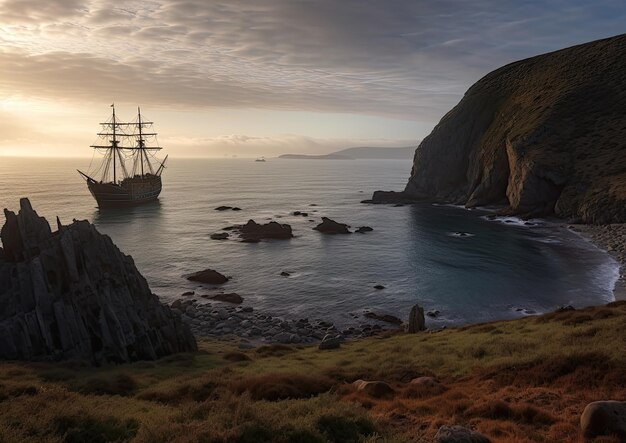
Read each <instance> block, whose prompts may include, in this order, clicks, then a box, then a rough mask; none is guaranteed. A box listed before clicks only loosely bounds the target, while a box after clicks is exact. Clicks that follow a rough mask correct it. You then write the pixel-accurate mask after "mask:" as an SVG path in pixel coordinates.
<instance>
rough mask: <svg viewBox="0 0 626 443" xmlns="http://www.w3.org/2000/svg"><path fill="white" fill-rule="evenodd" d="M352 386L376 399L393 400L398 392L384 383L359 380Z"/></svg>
mask: <svg viewBox="0 0 626 443" xmlns="http://www.w3.org/2000/svg"><path fill="white" fill-rule="evenodd" d="M352 385H353V386H354V387H355V388H356V389H357V391H363V392H365V393H366V394H367V395H369V396H370V397H374V398H391V397H393V396H394V395H395V393H396V391H395V390H394V389H393V388H392V387H391V386H389V384H388V383H385V382H384V381H366V380H357V381H355V382H354V383H352Z"/></svg>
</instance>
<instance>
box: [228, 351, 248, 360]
mask: <svg viewBox="0 0 626 443" xmlns="http://www.w3.org/2000/svg"><path fill="white" fill-rule="evenodd" d="M224 360H228V361H232V362H240V361H250V360H252V359H251V358H250V357H248V356H247V355H246V354H244V353H243V352H237V351H234V352H228V353H226V354H224Z"/></svg>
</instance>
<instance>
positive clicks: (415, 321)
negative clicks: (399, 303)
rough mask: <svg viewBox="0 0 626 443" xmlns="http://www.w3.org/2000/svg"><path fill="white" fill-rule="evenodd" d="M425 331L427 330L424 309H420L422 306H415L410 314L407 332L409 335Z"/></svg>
mask: <svg viewBox="0 0 626 443" xmlns="http://www.w3.org/2000/svg"><path fill="white" fill-rule="evenodd" d="M424 330H426V321H425V319H424V308H422V307H420V305H413V307H412V308H411V312H409V327H408V329H407V332H408V333H409V334H415V333H416V332H419V331H424Z"/></svg>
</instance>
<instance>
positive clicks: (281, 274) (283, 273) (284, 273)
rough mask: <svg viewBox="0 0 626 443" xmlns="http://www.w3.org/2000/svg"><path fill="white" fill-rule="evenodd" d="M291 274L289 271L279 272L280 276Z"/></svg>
mask: <svg viewBox="0 0 626 443" xmlns="http://www.w3.org/2000/svg"><path fill="white" fill-rule="evenodd" d="M290 275H291V274H290V273H289V272H286V271H283V272H281V273H280V276H281V277H289V276H290Z"/></svg>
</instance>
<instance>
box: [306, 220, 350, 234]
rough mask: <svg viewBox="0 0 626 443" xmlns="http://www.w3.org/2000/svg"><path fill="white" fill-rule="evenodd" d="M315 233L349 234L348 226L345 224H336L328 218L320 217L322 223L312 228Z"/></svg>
mask: <svg viewBox="0 0 626 443" xmlns="http://www.w3.org/2000/svg"><path fill="white" fill-rule="evenodd" d="M313 229H314V230H315V231H319V232H321V233H322V234H351V233H352V232H351V231H350V230H349V229H348V225H346V224H345V223H338V222H336V221H335V220H332V219H330V218H328V217H322V223H320V224H319V225H317V226H316V227H314V228H313Z"/></svg>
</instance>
